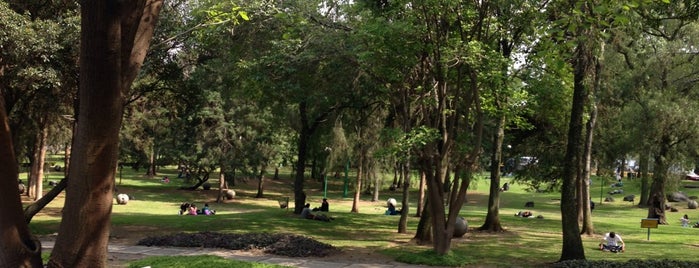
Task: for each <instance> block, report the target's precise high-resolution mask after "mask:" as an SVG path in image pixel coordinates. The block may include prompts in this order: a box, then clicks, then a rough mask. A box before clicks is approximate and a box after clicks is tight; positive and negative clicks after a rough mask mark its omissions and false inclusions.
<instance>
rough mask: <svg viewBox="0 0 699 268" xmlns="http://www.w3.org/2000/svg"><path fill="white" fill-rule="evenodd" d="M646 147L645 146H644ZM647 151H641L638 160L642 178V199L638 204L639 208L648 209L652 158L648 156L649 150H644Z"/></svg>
mask: <svg viewBox="0 0 699 268" xmlns="http://www.w3.org/2000/svg"><path fill="white" fill-rule="evenodd" d="M644 147H645V146H644ZM643 149H645V150H641V153H640V156H639V159H638V171H639V173H641V174H640V177H641V197H640V201H639V202H638V206H639V207H647V206H648V199H649V196H648V195H649V193H650V185H649V176H648V164H649V162H650V157H649V155H648V152H649V150H647V149H648V148H643Z"/></svg>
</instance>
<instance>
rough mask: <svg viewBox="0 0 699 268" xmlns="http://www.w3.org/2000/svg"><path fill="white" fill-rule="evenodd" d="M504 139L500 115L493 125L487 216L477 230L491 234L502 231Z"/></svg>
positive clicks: (503, 123)
mask: <svg viewBox="0 0 699 268" xmlns="http://www.w3.org/2000/svg"><path fill="white" fill-rule="evenodd" d="M496 101H497V100H496ZM498 106H499V105H498ZM504 139H505V116H504V115H501V116H500V118H498V120H497V122H496V124H495V133H494V135H493V147H494V148H493V154H492V155H491V159H490V195H489V196H488V214H487V215H486V217H485V223H483V225H482V226H481V227H480V228H478V229H479V230H483V231H491V232H501V231H503V228H502V225H501V224H500V165H501V164H502V143H503V140H504Z"/></svg>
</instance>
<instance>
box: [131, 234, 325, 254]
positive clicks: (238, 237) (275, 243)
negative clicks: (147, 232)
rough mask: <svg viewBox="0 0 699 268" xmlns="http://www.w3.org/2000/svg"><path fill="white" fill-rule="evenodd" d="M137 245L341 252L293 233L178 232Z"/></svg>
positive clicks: (146, 239)
mask: <svg viewBox="0 0 699 268" xmlns="http://www.w3.org/2000/svg"><path fill="white" fill-rule="evenodd" d="M138 245H141V246H166V247H205V248H225V249H231V250H251V249H261V250H263V252H265V253H268V254H275V255H280V256H287V257H325V256H328V255H330V254H333V253H336V252H339V249H337V248H335V247H333V246H332V245H329V244H325V243H321V242H318V241H316V240H314V239H312V238H308V237H304V236H299V235H293V234H261V233H258V234H255V233H250V234H223V233H215V232H200V233H178V234H172V235H164V236H151V237H146V238H144V239H141V241H138Z"/></svg>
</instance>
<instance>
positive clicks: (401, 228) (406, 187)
mask: <svg viewBox="0 0 699 268" xmlns="http://www.w3.org/2000/svg"><path fill="white" fill-rule="evenodd" d="M402 166H403V168H402V169H401V172H402V173H403V178H405V180H404V181H403V186H402V187H401V190H402V191H403V194H402V198H401V211H400V220H398V233H400V234H405V233H407V232H408V212H409V211H410V210H409V208H410V201H409V200H410V199H409V197H410V163H408V162H406V163H405V164H404V165H402Z"/></svg>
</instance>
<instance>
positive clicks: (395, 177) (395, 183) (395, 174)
mask: <svg viewBox="0 0 699 268" xmlns="http://www.w3.org/2000/svg"><path fill="white" fill-rule="evenodd" d="M399 168H400V167H399V164H398V162H396V163H394V164H393V183H392V184H391V187H394V186H395V187H398V173H399V171H398V169H399Z"/></svg>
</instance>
